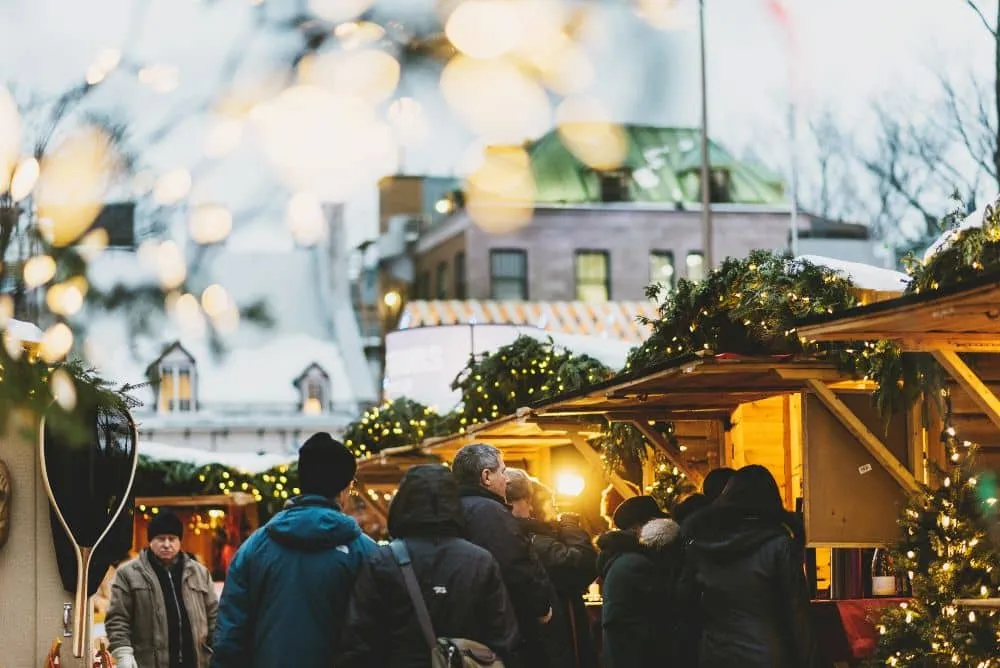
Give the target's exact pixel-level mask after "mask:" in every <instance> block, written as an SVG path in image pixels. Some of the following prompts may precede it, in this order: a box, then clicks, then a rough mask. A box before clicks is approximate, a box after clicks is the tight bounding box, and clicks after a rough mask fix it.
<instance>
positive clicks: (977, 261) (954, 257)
mask: <svg viewBox="0 0 1000 668" xmlns="http://www.w3.org/2000/svg"><path fill="white" fill-rule="evenodd" d="M962 223H963V216H962V212H961V210H960V209H959V210H956V211H953V212H952V213H950V214H948V215H947V216H945V218H944V219H943V220H942V223H941V226H942V227H943V228H944V229H945V230H946V231H945V234H946V235H948V242H947V245H945V246H943V247H941V248H939V249H938V250H937V251H936V252H935V253H934V254H933V255H932V256H931V257H930V258H928V259H927V261H926V262H925V261H924V260H923V259H922V258H918V257H916V256H915V255H913V254H912V253H910V254H909V255H907V256H906V257H905V258H903V264H904V266H905V267H906V273H908V274H909V275H910V277H911V278H910V284H909V285H908V286H907V288H906V292H907V293H908V294H919V293H923V292H928V291H932V290H938V289H940V288H945V287H953V286H956V285H960V284H962V283H965V282H967V281H970V280H974V279H976V278H979V277H981V276H982V275H983V274H984V273H991V272H996V271H1000V198H998V199H997V201H995V202H994V203H993V204H991V205H988V206H987V207H986V208H985V209H984V212H983V218H982V221H981V225H980V226H978V227H967V228H965V229H962V228H961V227H960V226H961V224H962Z"/></svg>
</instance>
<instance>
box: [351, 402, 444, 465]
mask: <svg viewBox="0 0 1000 668" xmlns="http://www.w3.org/2000/svg"><path fill="white" fill-rule="evenodd" d="M451 423H452V421H451V420H450V419H449V417H448V416H441V415H439V414H438V413H437V411H435V410H434V409H433V408H430V407H428V406H424V405H423V404H421V403H420V402H417V401H414V400H412V399H408V398H406V397H402V398H399V399H396V400H394V401H390V402H387V403H385V404H382V405H381V406H377V407H375V408H371V409H369V410H367V411H365V413H364V414H363V415H362V416H361V417H360V418H359V419H358V420H355V421H354V422H352V423H351V424H349V425H348V426H347V429H346V430H345V431H344V444H345V445H346V446H347V447H348V448H350V449H351V451H352V452H353V453H354V455H355V456H356V457H364V456H366V455H371V454H375V453H377V452H380V451H382V450H386V449H388V448H397V447H403V446H407V445H415V444H418V443H421V442H422V441H423V440H424V438H426V437H428V436H435V435H441V434H446V433H449V431H450V429H449V427H450V424H451Z"/></svg>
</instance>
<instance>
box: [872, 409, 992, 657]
mask: <svg viewBox="0 0 1000 668" xmlns="http://www.w3.org/2000/svg"><path fill="white" fill-rule="evenodd" d="M944 400H945V402H946V404H947V405H948V407H949V411H948V413H947V417H946V424H948V423H949V422H950V400H949V399H948V398H947V397H944ZM941 439H942V442H943V443H944V445H945V448H946V453H947V455H948V469H947V470H938V471H937V481H936V482H937V483H939V484H938V487H937V488H936V489H931V488H930V487H927V486H921V488H920V490H919V491H918V492H917V493H916V494H914V495H913V496H912V498H911V499H910V502H909V504H908V506H907V508H906V510H905V511H904V513H903V515H902V516H901V518H900V520H899V525H900V528H901V529H902V539H901V540H900V542H899V543H898V544H897V545H895V546H894V548H893V550H892V557H893V563H894V564H896V566H897V568H898V569H899V570H900V571H901V572H905V573H906V575H907V577H908V578H909V580H910V584H911V587H912V590H913V599H912V600H911V601H909V602H907V603H902V604H900V606H899V607H897V608H891V609H889V610H888V611H886V612H885V613H884V614H882V615H881V616H880V617H879V619H878V620H877V624H878V631H879V634H880V637H879V644H878V647H877V650H876V654H875V656H874V657H873V658H872V659H871V660H869V661H868V664H867V665H869V666H893V667H900V668H903V667H911V668H923V667H930V666H943V665H957V666H982V667H986V666H997V665H1000V663H998V657H1000V617H998V615H997V612H996V611H994V610H971V609H962V608H959V607H957V606H956V605H954V600H955V599H956V598H989V597H990V596H997V595H998V593H1000V587H998V584H1000V559H998V556H997V553H996V550H995V546H994V545H992V544H991V543H990V541H989V539H988V536H987V533H986V525H985V521H986V520H990V521H992V522H995V521H996V504H997V489H996V484H995V480H993V479H992V477H991V476H990V475H989V474H977V473H976V469H975V461H976V454H977V451H978V447H977V446H976V445H975V444H973V443H970V442H969V441H959V439H958V437H957V436H956V433H955V429H954V428H953V427H951V426H947V427H946V428H945V430H944V431H943V433H942V435H941Z"/></svg>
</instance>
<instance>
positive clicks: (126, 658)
mask: <svg viewBox="0 0 1000 668" xmlns="http://www.w3.org/2000/svg"><path fill="white" fill-rule="evenodd" d="M111 656H112V657H114V660H115V666H117V668H139V664H137V663H136V662H135V656H133V654H132V648H131V647H119V648H118V649H116V650H115V651H113V652H111Z"/></svg>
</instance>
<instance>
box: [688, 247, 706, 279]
mask: <svg viewBox="0 0 1000 668" xmlns="http://www.w3.org/2000/svg"><path fill="white" fill-rule="evenodd" d="M684 263H685V264H686V265H687V279H688V280H689V281H692V282H694V283H697V282H699V281H702V280H704V279H705V256H704V255H703V254H701V253H699V252H694V253H688V254H687V257H686V258H685V259H684Z"/></svg>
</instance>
